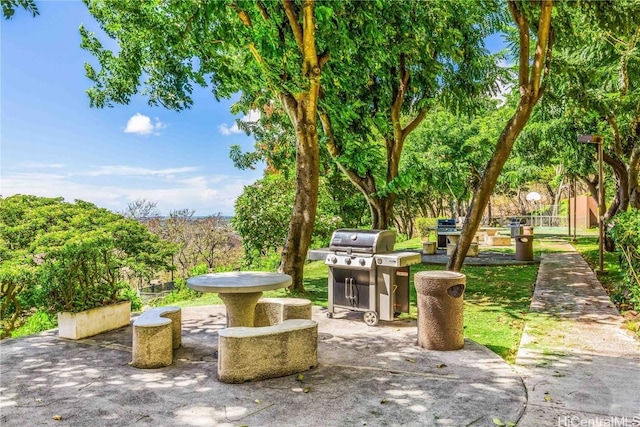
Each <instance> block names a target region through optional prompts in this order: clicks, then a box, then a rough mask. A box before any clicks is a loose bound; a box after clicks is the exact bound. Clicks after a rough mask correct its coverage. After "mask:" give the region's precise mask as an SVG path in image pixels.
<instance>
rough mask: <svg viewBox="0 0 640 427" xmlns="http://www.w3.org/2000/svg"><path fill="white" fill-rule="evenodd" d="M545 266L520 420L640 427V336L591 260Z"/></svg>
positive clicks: (545, 262)
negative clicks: (639, 337)
mask: <svg viewBox="0 0 640 427" xmlns="http://www.w3.org/2000/svg"><path fill="white" fill-rule="evenodd" d="M563 250H566V252H559V253H553V254H549V255H547V256H545V257H544V258H543V259H542V262H541V264H540V270H539V272H538V279H537V283H536V288H535V292H534V296H533V301H532V303H531V313H530V314H529V315H528V319H529V320H528V321H527V323H526V326H525V330H524V334H523V337H522V342H521V345H520V349H519V351H518V354H517V357H516V368H517V370H518V371H519V372H520V375H521V376H522V378H523V380H524V383H525V385H526V387H527V392H528V403H527V407H526V409H525V413H524V415H523V417H522V418H521V419H520V421H519V423H518V426H522V427H530V426H531V427H537V426H541V427H542V426H589V427H591V426H605V427H609V426H636V427H637V426H640V342H638V341H637V340H635V339H633V338H632V337H631V336H630V335H629V334H628V333H627V332H626V331H625V330H623V329H622V328H621V327H622V324H623V321H622V317H621V316H620V314H619V313H618V310H617V309H616V308H615V306H614V305H613V304H612V303H611V301H610V299H609V297H608V296H607V294H606V293H605V291H604V289H603V288H602V285H601V284H600V282H599V281H598V279H597V278H596V276H595V275H594V274H593V272H592V271H591V269H590V268H589V266H588V264H587V263H586V262H585V261H584V259H583V258H582V257H581V256H580V255H579V254H577V253H576V252H575V251H574V250H573V248H572V247H571V246H570V245H569V244H566V243H565V244H564V245H563Z"/></svg>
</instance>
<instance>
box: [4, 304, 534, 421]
mask: <svg viewBox="0 0 640 427" xmlns="http://www.w3.org/2000/svg"><path fill="white" fill-rule="evenodd" d="M314 319H315V320H317V321H318V323H319V325H318V329H319V343H318V359H319V366H318V367H317V368H315V369H312V370H310V371H307V372H304V373H303V374H302V377H298V375H290V376H287V377H282V378H276V379H270V380H264V381H256V382H249V383H244V384H223V383H220V382H219V381H218V380H217V375H216V369H217V365H216V364H217V359H216V350H217V342H218V331H219V330H220V329H221V328H223V327H224V326H225V313H224V307H221V306H206V307H190V308H185V309H183V322H182V325H183V331H182V337H183V338H182V347H181V348H180V349H178V350H177V351H176V353H175V357H174V363H173V365H171V366H169V367H166V368H161V369H148V370H141V369H136V368H133V367H131V366H130V365H129V361H130V360H131V334H132V331H131V327H125V328H121V329H119V330H117V331H112V332H108V333H105V334H100V335H98V336H95V337H93V338H90V339H83V340H79V341H70V340H65V339H60V338H58V337H57V334H56V332H57V331H55V330H54V331H48V332H44V333H41V334H38V335H34V336H30V337H25V338H19V339H13V340H4V341H2V342H0V352H1V357H2V365H1V367H2V373H1V374H2V375H1V376H0V425H2V426H3V427H5V426H7V427H8V426H17V427H25V426H60V427H61V426H82V427H86V426H91V427H100V426H105V427H107V426H108V427H113V426H202V427H208V426H255V427H258V426H274V427H283V426H284V427H286V426H305V427H307V426H314V427H315V426H318V427H322V426H339V427H341V426H349V427H350V426H416V427H419V426H432V425H446V426H494V427H495V424H494V423H493V419H494V418H497V419H500V420H503V421H505V422H507V421H512V422H515V421H516V420H517V419H518V418H519V417H520V416H521V415H522V411H523V410H524V406H525V404H526V392H525V388H524V385H523V383H522V380H521V379H520V377H519V376H518V374H517V373H516V372H515V371H514V369H513V368H512V367H511V366H509V365H508V364H506V363H505V362H504V361H503V360H502V359H500V358H499V357H498V356H497V355H496V354H494V353H493V352H491V351H489V350H488V349H487V348H485V347H483V346H481V345H478V344H476V343H474V342H472V341H469V340H466V341H465V346H464V349H462V350H459V351H451V352H435V351H427V350H424V349H422V348H420V347H418V346H417V344H416V341H417V330H416V324H415V322H411V321H395V322H382V321H381V322H380V324H379V326H378V327H369V326H366V325H365V324H364V322H363V321H362V313H361V312H349V311H343V312H341V313H337V314H336V316H335V317H334V318H333V319H328V318H327V317H326V309H320V308H319V307H314ZM58 418H59V419H58Z"/></svg>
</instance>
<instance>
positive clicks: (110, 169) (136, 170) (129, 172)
mask: <svg viewBox="0 0 640 427" xmlns="http://www.w3.org/2000/svg"><path fill="white" fill-rule="evenodd" d="M198 169H199V168H198V167H194V166H184V167H179V168H166V169H149V168H141V167H132V166H122V165H113V166H96V167H95V168H93V169H92V170H90V171H85V172H80V173H76V175H84V176H104V175H118V176H165V177H173V176H174V175H176V174H184V173H189V172H195V171H197V170H198Z"/></svg>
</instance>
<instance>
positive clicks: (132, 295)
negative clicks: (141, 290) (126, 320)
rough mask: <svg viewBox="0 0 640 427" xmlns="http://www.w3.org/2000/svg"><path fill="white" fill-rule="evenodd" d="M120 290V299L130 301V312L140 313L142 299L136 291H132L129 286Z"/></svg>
mask: <svg viewBox="0 0 640 427" xmlns="http://www.w3.org/2000/svg"><path fill="white" fill-rule="evenodd" d="M123 288H124V289H123V290H122V293H121V295H122V299H123V300H125V301H126V300H129V301H131V311H140V310H142V298H140V295H139V294H138V291H137V290H135V289H133V288H132V287H131V286H129V285H127V286H126V287H123Z"/></svg>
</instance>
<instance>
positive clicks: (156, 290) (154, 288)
mask: <svg viewBox="0 0 640 427" xmlns="http://www.w3.org/2000/svg"><path fill="white" fill-rule="evenodd" d="M173 289H174V283H173V282H163V283H159V282H151V283H150V284H149V285H148V286H144V287H141V288H140V289H139V293H140V298H142V301H148V300H151V299H154V298H159V297H163V296H165V295H167V294H170V293H171V291H173Z"/></svg>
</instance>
